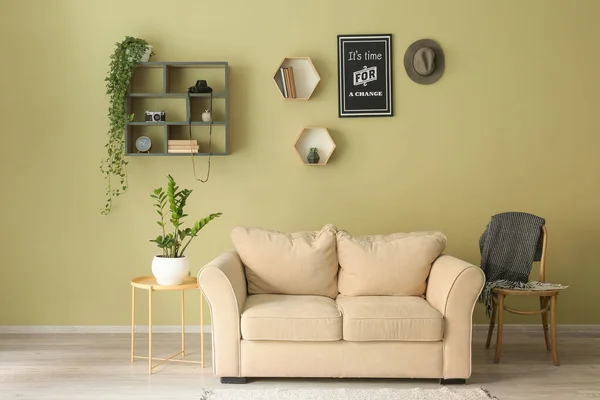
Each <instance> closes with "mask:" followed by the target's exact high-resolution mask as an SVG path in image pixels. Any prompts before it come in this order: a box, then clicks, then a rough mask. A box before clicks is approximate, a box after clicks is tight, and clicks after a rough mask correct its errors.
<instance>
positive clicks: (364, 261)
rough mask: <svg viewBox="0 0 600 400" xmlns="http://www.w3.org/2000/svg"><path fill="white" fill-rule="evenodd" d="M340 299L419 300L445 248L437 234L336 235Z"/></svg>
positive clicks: (340, 232) (442, 238)
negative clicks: (343, 297)
mask: <svg viewBox="0 0 600 400" xmlns="http://www.w3.org/2000/svg"><path fill="white" fill-rule="evenodd" d="M337 247H338V258H339V263H340V267H341V269H340V278H339V282H338V286H339V290H340V293H341V294H342V295H344V296H422V295H423V294H424V293H425V288H426V283H425V282H426V280H427V276H428V275H429V270H430V269H431V264H432V263H433V261H434V260H435V259H436V258H437V257H438V256H439V255H440V254H441V253H442V251H443V250H444V248H445V247H446V236H444V235H443V234H442V233H441V232H413V233H394V234H391V235H377V236H362V237H358V236H352V235H350V234H349V233H348V232H345V231H339V232H338V233H337Z"/></svg>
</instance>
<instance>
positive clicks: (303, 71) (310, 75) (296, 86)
mask: <svg viewBox="0 0 600 400" xmlns="http://www.w3.org/2000/svg"><path fill="white" fill-rule="evenodd" d="M282 68H289V69H290V70H291V71H292V74H291V75H293V78H288V81H290V85H292V84H293V89H291V88H290V89H291V90H290V89H287V87H289V85H288V86H286V84H285V81H286V79H285V78H284V76H282V75H285V73H284V72H283V70H282ZM320 80H321V77H320V76H319V73H318V72H317V70H316V69H315V66H314V65H313V63H312V61H311V60H310V58H309V57H286V58H284V59H283V61H282V62H281V64H280V65H279V67H278V68H277V71H275V75H273V81H274V82H275V85H276V86H277V89H278V90H279V93H281V97H283V98H284V99H286V100H308V99H310V96H311V95H312V94H313V92H314V91H315V88H316V87H317V84H318V83H319V81H320ZM290 92H291V93H290ZM286 93H287V94H288V96H287V97H286ZM294 94H295V97H294V96H293V95H294Z"/></svg>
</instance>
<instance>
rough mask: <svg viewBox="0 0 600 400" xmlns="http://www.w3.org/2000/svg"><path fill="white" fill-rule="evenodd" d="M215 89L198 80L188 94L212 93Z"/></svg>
mask: <svg viewBox="0 0 600 400" xmlns="http://www.w3.org/2000/svg"><path fill="white" fill-rule="evenodd" d="M212 91H213V89H212V88H211V87H210V86H208V84H207V83H206V81H205V80H198V81H196V84H195V85H194V86H190V88H189V89H188V93H212Z"/></svg>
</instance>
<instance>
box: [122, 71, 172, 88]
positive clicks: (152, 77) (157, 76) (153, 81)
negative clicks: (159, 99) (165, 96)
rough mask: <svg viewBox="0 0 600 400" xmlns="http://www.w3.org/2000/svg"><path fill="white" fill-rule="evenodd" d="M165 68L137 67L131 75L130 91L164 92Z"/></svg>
mask: <svg viewBox="0 0 600 400" xmlns="http://www.w3.org/2000/svg"><path fill="white" fill-rule="evenodd" d="M163 79H164V68H162V69H155V68H152V69H136V70H135V73H134V74H133V76H132V77H131V84H130V85H129V92H132V93H148V94H161V93H163Z"/></svg>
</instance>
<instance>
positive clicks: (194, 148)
mask: <svg viewBox="0 0 600 400" xmlns="http://www.w3.org/2000/svg"><path fill="white" fill-rule="evenodd" d="M199 149H200V146H199V145H198V141H197V140H169V141H168V142H167V153H197V152H198V150H199Z"/></svg>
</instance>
